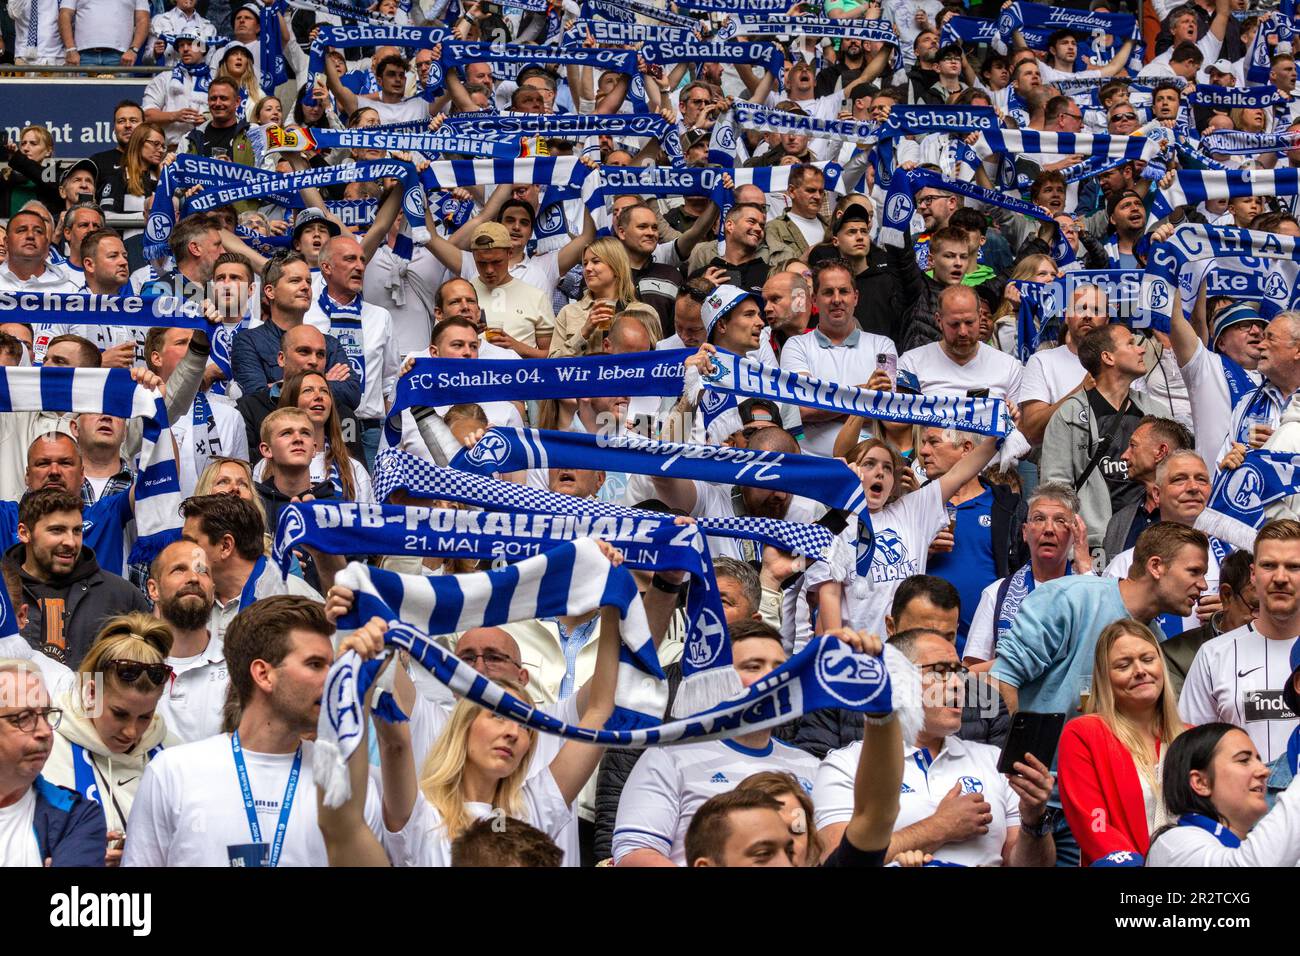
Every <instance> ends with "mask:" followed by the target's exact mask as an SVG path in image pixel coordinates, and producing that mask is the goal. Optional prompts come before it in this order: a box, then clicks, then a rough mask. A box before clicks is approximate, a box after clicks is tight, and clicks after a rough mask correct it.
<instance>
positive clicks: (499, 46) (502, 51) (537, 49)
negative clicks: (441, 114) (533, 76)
mask: <svg viewBox="0 0 1300 956" xmlns="http://www.w3.org/2000/svg"><path fill="white" fill-rule="evenodd" d="M470 63H497V64H505V65H509V66H519V65H520V64H528V65H534V64H543V63H554V64H558V65H560V66H590V67H594V68H595V69H598V70H607V71H609V70H612V71H614V72H616V73H622V74H624V75H625V76H627V77H628V81H629V82H628V92H627V99H628V102H629V103H631V104H632V108H633V110H634V111H635V112H638V113H644V112H646V111H647V110H648V108H649V106H648V103H647V102H646V96H645V83H644V81H643V80H642V79H641V74H640V71H639V69H638V67H637V53H636V51H635V50H611V49H604V48H600V47H555V46H540V45H532V44H525V43H475V42H469V41H459V40H448V41H445V42H444V43H443V44H442V60H441V61H437V60H435V61H434V62H433V63H432V64H430V69H429V85H428V86H427V87H426V88H425V90H424V93H423V95H424V97H425V99H429V100H432V99H433V98H434V97H435V96H436V95H437V94H439V93H441V92H442V87H443V79H444V76H445V73H446V71H447V70H450V69H452V68H454V67H460V66H466V65H468V64H470Z"/></svg>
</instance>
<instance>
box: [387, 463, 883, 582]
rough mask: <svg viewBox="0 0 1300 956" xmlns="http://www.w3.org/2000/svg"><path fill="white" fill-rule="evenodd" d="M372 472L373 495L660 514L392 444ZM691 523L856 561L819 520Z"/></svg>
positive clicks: (839, 561)
mask: <svg viewBox="0 0 1300 956" xmlns="http://www.w3.org/2000/svg"><path fill="white" fill-rule="evenodd" d="M374 476H375V497H376V498H377V499H378V500H380V501H386V500H387V499H388V497H389V496H390V495H391V494H392V493H393V492H394V491H405V492H406V493H407V494H409V495H411V496H413V497H416V498H423V499H428V500H429V501H459V502H461V503H462V504H467V505H475V506H477V507H481V508H487V509H492V510H505V511H520V512H540V513H544V514H564V515H580V516H586V517H615V518H629V519H661V518H663V515H662V513H660V512H657V511H644V510H640V509H637V508H628V507H625V506H623V505H616V504H611V503H610V502H607V501H597V500H596V499H594V498H575V497H573V496H572V495H562V494H557V493H555V492H552V491H544V490H542V489H541V488H533V487H531V486H529V485H521V484H518V483H517V482H513V481H501V480H499V479H496V478H485V477H483V476H481V475H471V474H469V473H468V472H463V471H457V470H455V469H454V468H440V467H438V466H437V465H434V464H431V463H430V462H428V461H426V460H425V459H423V458H416V457H415V456H414V455H410V454H407V453H406V452H403V451H396V450H393V449H389V450H387V451H383V452H380V454H379V457H378V458H377V459H376V460H375V469H374ZM696 526H697V527H698V528H699V529H700V530H701V531H703V532H704V533H705V535H707V536H708V537H710V538H734V539H737V540H741V541H754V542H757V543H758V544H762V545H768V546H771V547H773V548H776V549H777V550H779V551H788V552H790V553H791V554H797V555H799V556H800V557H804V558H807V559H808V560H810V561H825V562H826V563H827V564H829V565H830V566H831V568H832V571H833V573H834V574H835V575H837V579H839V577H838V576H842V575H843V574H844V573H845V572H846V571H847V570H848V569H850V568H852V567H853V564H854V561H855V557H854V555H852V554H849V553H848V551H847V548H846V546H845V545H844V543H843V542H842V541H841V540H840V539H839V537H838V536H837V535H836V534H834V533H833V532H832V531H831V530H830V529H829V528H828V527H826V526H825V525H822V524H806V523H794V522H790V521H781V520H778V519H776V518H753V517H748V516H746V517H739V518H738V517H733V516H728V517H704V518H699V519H697V520H696ZM868 566H869V564H868V565H866V566H864V568H865V567H868ZM861 573H863V574H865V573H866V571H865V570H863V571H862V572H861Z"/></svg>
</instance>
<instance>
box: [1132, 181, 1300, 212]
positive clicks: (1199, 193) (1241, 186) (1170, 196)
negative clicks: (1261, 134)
mask: <svg viewBox="0 0 1300 956" xmlns="http://www.w3.org/2000/svg"><path fill="white" fill-rule="evenodd" d="M1298 192H1300V169H1226V170H1215V169H1180V170H1179V171H1178V173H1177V175H1176V176H1175V177H1174V181H1173V182H1172V183H1170V184H1169V186H1167V187H1162V188H1160V189H1159V190H1157V192H1156V195H1155V197H1154V202H1153V204H1152V212H1153V213H1155V215H1157V216H1159V217H1161V218H1163V217H1165V216H1168V215H1169V214H1170V213H1171V212H1173V211H1174V209H1176V208H1177V207H1179V206H1197V205H1200V204H1201V203H1203V202H1205V201H1206V200H1207V199H1234V198H1236V197H1238V196H1294V195H1296V194H1297V193H1298Z"/></svg>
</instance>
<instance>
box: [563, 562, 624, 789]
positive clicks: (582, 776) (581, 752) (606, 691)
mask: <svg viewBox="0 0 1300 956" xmlns="http://www.w3.org/2000/svg"><path fill="white" fill-rule="evenodd" d="M606 547H608V546H607V545H603V544H602V550H604V548H606ZM610 550H613V549H612V548H611V549H610ZM615 553H616V554H617V552H615ZM618 560H619V561H620V562H621V561H622V555H621V554H620V555H619V557H618ZM619 626H620V619H619V613H618V608H615V607H603V608H601V609H600V638H599V644H598V646H597V650H596V670H595V672H594V673H593V674H592V675H591V680H590V681H588V682H587V695H586V696H587V700H586V706H585V707H583V708H582V726H584V727H591V728H597V729H599V728H601V727H604V726H605V721H607V720H609V716H610V714H612V713H613V712H614V690H615V687H616V686H617V685H618V656H619V649H620V648H621V647H622V638H621V637H620V636H619ZM604 752H605V748H604V747H602V746H597V745H596V744H585V743H580V742H579V741H576V740H570V741H568V742H567V743H565V744H564V746H563V747H561V748H560V752H559V753H557V754H556V755H555V759H554V760H552V761H551V767H550V770H551V776H552V777H553V778H554V779H555V785H556V786H557V787H558V788H559V790H560V793H561V794H563V795H564V802H565V803H568V804H572V803H573V801H574V800H576V799H577V798H578V794H579V793H581V792H582V788H583V787H585V786H586V785H587V781H588V780H590V779H591V775H592V774H593V773H595V772H596V767H597V765H598V764H599V763H600V758H601V755H602V754H604Z"/></svg>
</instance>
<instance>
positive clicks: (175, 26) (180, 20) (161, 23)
mask: <svg viewBox="0 0 1300 956" xmlns="http://www.w3.org/2000/svg"><path fill="white" fill-rule="evenodd" d="M164 33H166V34H169V35H170V36H179V35H180V34H182V33H184V34H185V35H187V36H196V37H201V38H202V39H203V40H205V41H206V40H210V39H212V38H213V37H215V36H216V35H217V28H216V27H215V26H213V25H212V22H211V21H210V20H207V19H205V18H204V17H201V16H200V15H199V12H198V11H197V10H195V11H194V12H193V13H191V14H189V15H188V16H187V15H186V14H185V13H184V12H182V11H181V10H180V9H178V8H176V7H172V8H171V9H170V10H168V11H166V12H165V13H159V14H157V15H156V16H154V18H153V20H152V21H151V25H150V27H149V46H150V48H151V49H152V47H153V41H154V40H157V39H158V38H159V37H160V36H162V35H163V34H164ZM159 62H160V63H166V64H167V65H168V66H175V65H176V62H177V56H176V49H175V48H174V47H168V48H167V50H166V52H165V53H164V54H163V56H162V59H161V60H160V61H159Z"/></svg>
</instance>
